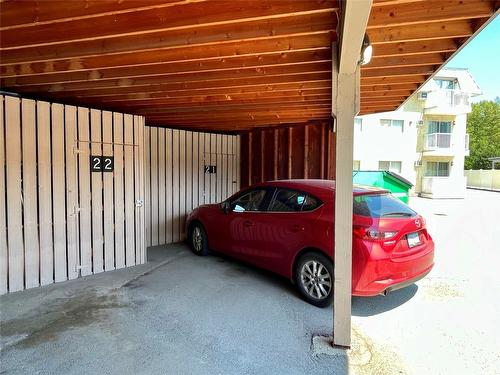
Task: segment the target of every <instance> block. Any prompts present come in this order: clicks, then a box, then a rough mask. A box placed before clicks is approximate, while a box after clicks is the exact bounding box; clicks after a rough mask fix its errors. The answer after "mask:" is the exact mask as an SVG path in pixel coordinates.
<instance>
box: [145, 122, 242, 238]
mask: <svg viewBox="0 0 500 375" xmlns="http://www.w3.org/2000/svg"><path fill="white" fill-rule="evenodd" d="M145 139H146V141H145V142H146V143H145V148H144V149H145V152H146V156H145V170H146V172H147V173H146V181H145V187H146V222H147V223H148V226H147V227H146V236H147V238H146V244H147V246H156V245H162V244H167V243H172V242H178V241H182V240H183V239H184V238H185V235H186V234H185V233H184V232H185V228H184V224H185V219H186V215H187V214H188V213H189V211H191V210H192V209H193V208H196V207H197V206H198V205H201V204H205V203H214V202H218V201H221V200H223V199H225V198H227V197H228V196H230V195H232V194H234V193H235V192H237V191H238V190H239V186H240V184H239V179H238V178H237V176H238V175H239V155H238V150H239V136H235V135H222V134H210V133H199V132H190V131H184V130H177V129H169V128H163V127H150V126H146V127H145ZM205 165H216V166H217V173H216V174H205V173H204V166H205Z"/></svg>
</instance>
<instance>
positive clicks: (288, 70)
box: [4, 62, 331, 92]
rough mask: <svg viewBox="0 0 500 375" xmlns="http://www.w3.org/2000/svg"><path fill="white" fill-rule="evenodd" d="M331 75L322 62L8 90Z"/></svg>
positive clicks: (327, 66) (42, 89) (57, 89)
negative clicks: (309, 74) (313, 74)
mask: <svg viewBox="0 0 500 375" xmlns="http://www.w3.org/2000/svg"><path fill="white" fill-rule="evenodd" d="M330 71H331V62H318V63H314V62H313V63H304V64H296V65H290V66H270V67H263V68H261V67H257V68H241V69H233V70H229V71H225V72H223V73H221V72H216V71H215V72H214V71H209V72H195V73H182V74H167V75H158V76H155V77H139V78H123V79H122V78H120V79H106V80H95V81H84V82H70V83H54V84H41V85H28V84H24V85H22V86H13V87H10V86H4V87H5V88H10V89H13V88H14V91H16V90H15V89H16V88H17V87H19V88H20V89H22V90H24V91H31V92H36V91H63V90H66V89H65V88H69V89H70V90H71V89H94V88H116V87H130V86H143V85H152V84H158V83H163V84H166V83H186V82H201V81H215V80H218V79H219V80H227V79H244V78H254V77H269V76H276V75H287V76H289V75H294V74H304V73H328V72H330Z"/></svg>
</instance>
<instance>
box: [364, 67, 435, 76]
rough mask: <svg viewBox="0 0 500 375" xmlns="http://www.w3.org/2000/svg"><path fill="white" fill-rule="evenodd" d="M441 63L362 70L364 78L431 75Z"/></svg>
mask: <svg viewBox="0 0 500 375" xmlns="http://www.w3.org/2000/svg"><path fill="white" fill-rule="evenodd" d="M438 66H439V65H438V64H436V65H428V66H408V67H396V68H380V69H368V70H362V71H361V77H362V78H373V77H388V76H407V75H411V74H415V75H430V74H432V73H434V71H435V70H436V68H437V67H438Z"/></svg>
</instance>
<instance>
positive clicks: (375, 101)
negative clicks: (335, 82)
mask: <svg viewBox="0 0 500 375" xmlns="http://www.w3.org/2000/svg"><path fill="white" fill-rule="evenodd" d="M406 98H407V96H404V95H401V96H398V97H387V98H384V97H382V98H361V105H365V106H369V105H372V104H374V105H378V104H379V103H400V102H402V101H403V100H405V99H406Z"/></svg>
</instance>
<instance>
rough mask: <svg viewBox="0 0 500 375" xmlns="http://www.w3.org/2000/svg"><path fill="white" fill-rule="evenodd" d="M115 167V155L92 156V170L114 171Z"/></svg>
mask: <svg viewBox="0 0 500 375" xmlns="http://www.w3.org/2000/svg"><path fill="white" fill-rule="evenodd" d="M114 168H115V159H114V157H113V156H91V157H90V171H91V172H113V170H114Z"/></svg>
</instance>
